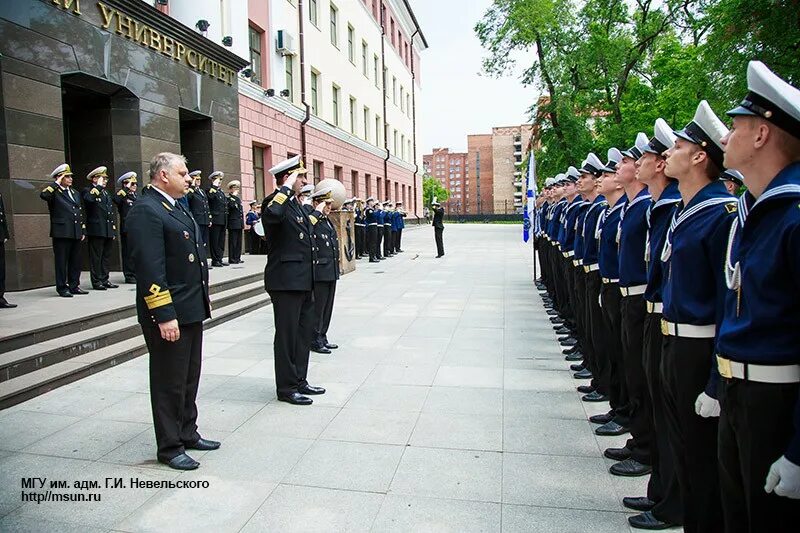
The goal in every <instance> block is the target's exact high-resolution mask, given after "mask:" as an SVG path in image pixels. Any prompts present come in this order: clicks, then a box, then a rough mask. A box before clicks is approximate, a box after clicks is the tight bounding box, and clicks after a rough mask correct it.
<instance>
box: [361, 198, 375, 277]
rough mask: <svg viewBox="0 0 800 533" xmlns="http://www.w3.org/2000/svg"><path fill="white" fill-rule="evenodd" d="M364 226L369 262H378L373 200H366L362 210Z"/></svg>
mask: <svg viewBox="0 0 800 533" xmlns="http://www.w3.org/2000/svg"><path fill="white" fill-rule="evenodd" d="M364 224H365V226H366V228H367V231H366V238H367V242H366V247H367V252H368V254H369V262H370V263H377V262H378V254H377V250H378V215H377V214H376V212H375V199H374V198H373V197H371V196H370V197H369V198H367V207H366V208H365V209H364Z"/></svg>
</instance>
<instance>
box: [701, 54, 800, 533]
mask: <svg viewBox="0 0 800 533" xmlns="http://www.w3.org/2000/svg"><path fill="white" fill-rule="evenodd" d="M747 86H748V90H749V93H748V94H747V96H745V98H744V100H743V101H742V103H741V104H740V105H739V107H737V108H736V109H733V110H731V111H729V112H728V115H730V116H732V117H733V128H732V129H731V131H730V133H729V134H728V135H726V136H725V137H723V139H722V144H723V146H724V148H725V165H726V166H728V165H729V166H731V167H734V168H737V169H739V170H740V171H741V173H742V174H743V175H744V183H745V184H746V185H747V189H748V192H746V193H745V194H744V195H743V196H742V197H741V198H739V209H738V220H737V221H735V222H734V226H733V227H732V228H731V231H730V232H729V235H728V239H727V240H728V243H727V253H726V256H727V257H726V258H725V272H726V275H725V278H726V290H725V301H724V305H723V313H722V320H721V324H720V327H719V333H718V335H717V347H716V363H717V369H718V370H719V373H720V375H721V376H722V379H721V383H720V391H719V397H720V404H721V408H722V414H721V417H720V421H719V461H720V464H719V467H720V487H721V493H722V508H723V511H724V516H725V528H726V531H728V532H734V531H736V532H738V531H753V532H755V531H775V532H779V533H780V532H789V531H795V530H797V517H798V511H800V350H798V346H800V328H798V323H797V317H798V316H800V299H799V298H798V280H800V262H798V250H800V90H798V89H797V88H796V87H793V86H791V85H789V84H788V83H786V82H785V81H784V80H782V79H781V78H779V77H778V76H776V75H775V74H774V73H773V72H771V71H770V70H769V69H768V68H767V67H766V65H764V64H763V63H761V62H758V61H752V62H750V64H749V65H748V68H747Z"/></svg>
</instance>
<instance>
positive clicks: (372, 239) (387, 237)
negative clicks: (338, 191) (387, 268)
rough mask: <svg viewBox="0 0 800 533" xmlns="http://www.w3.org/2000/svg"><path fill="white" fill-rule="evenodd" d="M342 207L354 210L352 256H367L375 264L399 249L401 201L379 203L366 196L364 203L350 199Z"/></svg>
mask: <svg viewBox="0 0 800 533" xmlns="http://www.w3.org/2000/svg"><path fill="white" fill-rule="evenodd" d="M342 209H343V210H347V211H350V210H352V211H353V212H354V213H355V227H356V228H355V229H356V243H355V244H356V259H361V258H364V257H369V262H370V263H377V262H378V261H382V260H384V259H388V258H390V257H392V256H394V255H397V254H398V253H401V252H402V251H403V250H402V248H401V247H400V246H401V244H402V240H403V228H405V227H406V224H405V220H404V219H405V218H406V212H405V211H404V210H403V202H397V203H394V204H393V203H392V202H390V201H386V202H383V203H381V202H380V201H378V200H376V199H375V198H373V197H371V196H370V197H369V198H367V200H366V204H365V203H364V201H363V200H362V199H361V198H351V199H350V200H348V201H347V203H345V205H344V206H343V207H342Z"/></svg>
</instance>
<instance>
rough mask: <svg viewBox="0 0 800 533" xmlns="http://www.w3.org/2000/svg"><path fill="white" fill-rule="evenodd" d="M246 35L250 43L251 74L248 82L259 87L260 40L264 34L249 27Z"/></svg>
mask: <svg viewBox="0 0 800 533" xmlns="http://www.w3.org/2000/svg"><path fill="white" fill-rule="evenodd" d="M248 35H249V41H250V70H252V72H253V74H252V75H251V76H250V81H252V82H253V83H257V84H259V85H261V81H262V78H261V74H262V66H261V39H262V38H263V36H264V32H262V31H259V30H258V29H256V28H254V27H253V26H249V27H248Z"/></svg>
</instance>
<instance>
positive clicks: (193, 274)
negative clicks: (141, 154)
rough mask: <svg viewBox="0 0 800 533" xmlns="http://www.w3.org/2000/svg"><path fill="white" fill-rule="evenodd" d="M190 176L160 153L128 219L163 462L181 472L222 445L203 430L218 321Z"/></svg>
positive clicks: (182, 164)
mask: <svg viewBox="0 0 800 533" xmlns="http://www.w3.org/2000/svg"><path fill="white" fill-rule="evenodd" d="M187 174H188V170H187V169H186V160H185V158H184V157H183V156H180V155H176V154H170V153H161V154H158V155H156V156H155V157H154V158H153V160H152V161H151V162H150V184H151V187H150V188H149V190H148V192H147V194H143V195H142V197H141V198H140V199H139V200H138V201H137V202H136V203H135V204H134V206H133V208H132V209H131V212H130V214H129V216H128V220H127V225H128V230H129V237H130V248H131V257H132V258H133V262H134V268H135V271H136V309H137V315H138V318H139V324H141V326H142V333H143V335H144V340H145V343H146V344H147V349H148V351H149V352H150V402H151V405H152V409H153V422H154V426H155V433H156V443H157V445H158V453H157V457H158V460H159V462H161V463H164V464H166V465H169V466H170V467H171V468H175V469H177V470H193V469H195V468H197V467H198V466H199V464H200V463H198V462H197V461H195V460H194V459H192V458H191V457H190V456H189V455H187V454H186V450H188V449H194V450H214V449H217V448H219V446H220V443H219V442H215V441H211V440H207V439H204V438H202V437H201V436H200V434H199V433H198V432H197V423H196V422H197V404H196V401H195V400H196V397H197V387H198V385H199V382H200V366H201V361H202V348H203V320H205V319H207V318H209V317H210V316H211V308H210V305H209V299H208V270H207V265H206V250H205V247H204V246H203V243H202V241H201V240H200V229H199V228H198V227H197V224H196V223H195V221H194V219H193V218H192V216H191V214H189V212H188V211H187V210H185V208H184V207H183V206H182V204H180V203H179V202H178V201H177V200H178V198H181V197H182V196H183V195H184V194H185V193H186V192H187V191H188V188H189V181H188V180H186V179H185V178H186V176H187Z"/></svg>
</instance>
